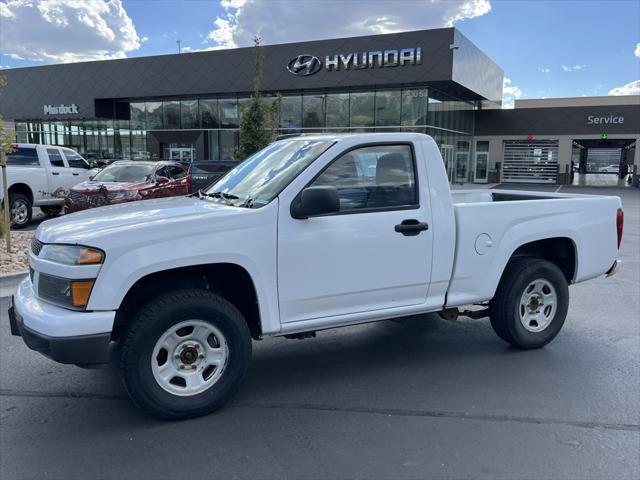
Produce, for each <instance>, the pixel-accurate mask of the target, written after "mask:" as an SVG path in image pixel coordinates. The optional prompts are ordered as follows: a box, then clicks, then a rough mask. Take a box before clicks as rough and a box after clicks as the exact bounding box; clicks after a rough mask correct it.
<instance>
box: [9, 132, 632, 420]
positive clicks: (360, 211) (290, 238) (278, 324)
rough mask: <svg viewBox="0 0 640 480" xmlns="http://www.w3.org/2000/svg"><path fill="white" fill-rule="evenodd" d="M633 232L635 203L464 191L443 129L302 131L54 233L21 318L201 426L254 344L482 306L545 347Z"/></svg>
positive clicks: (15, 327) (62, 357)
mask: <svg viewBox="0 0 640 480" xmlns="http://www.w3.org/2000/svg"><path fill="white" fill-rule="evenodd" d="M622 223H623V214H622V210H621V208H620V199H619V198H618V197H601V196H589V195H567V194H553V193H536V192H518V191H507V190H472V191H457V192H451V191H449V184H448V181H447V175H446V173H445V168H444V166H443V161H442V157H441V156H440V152H439V150H438V147H437V145H436V143H435V142H434V141H433V140H432V139H431V138H430V137H428V136H426V135H421V134H413V133H388V134H386V133H385V134H358V135H326V136H325V135H318V136H303V137H298V138H290V139H286V140H281V141H277V142H274V143H272V144H271V145H269V146H268V147H266V148H265V149H264V150H261V151H260V152H258V153H256V154H255V155H254V156H252V157H250V158H249V159H247V160H246V161H245V162H243V163H242V164H240V165H238V166H237V167H236V168H235V169H233V170H232V171H230V172H229V173H228V174H227V175H226V176H225V177H223V178H222V179H220V180H219V181H218V182H217V183H216V184H215V185H213V186H212V187H210V188H209V189H208V190H207V191H205V192H199V193H198V194H194V195H192V196H190V197H182V198H171V199H161V200H149V201H144V202H135V203H131V204H125V205H117V206H111V207H103V208H99V209H94V210H88V211H85V212H80V213H76V214H72V215H67V216H65V217H62V218H58V219H54V220H49V221H46V222H44V223H43V224H41V225H40V226H39V228H38V230H37V232H36V235H35V239H34V241H33V244H32V246H31V250H30V253H29V259H30V265H31V275H30V277H29V278H27V279H26V280H24V281H23V282H22V284H21V285H20V286H19V288H18V290H17V292H16V294H15V296H14V298H13V302H12V306H10V310H9V314H10V315H9V317H10V319H11V320H10V321H11V326H12V332H13V333H14V334H16V335H22V337H23V339H24V341H25V342H26V344H27V345H28V346H29V347H30V348H32V349H34V350H37V351H40V352H42V353H44V354H45V355H47V356H49V357H51V358H52V359H54V360H56V361H58V362H62V363H74V364H79V365H84V366H86V365H92V364H99V363H105V362H107V361H108V359H109V351H110V350H109V346H110V343H111V342H118V343H119V344H120V345H119V347H120V348H119V350H118V351H119V355H120V366H121V369H122V374H123V378H124V383H125V385H126V388H127V390H128V392H129V394H130V396H131V397H132V398H133V399H134V401H135V402H136V403H137V404H138V405H140V406H142V407H143V408H145V409H146V410H148V411H149V412H152V413H153V414H156V415H158V416H161V417H165V418H173V419H176V418H185V417H190V416H196V415H201V414H205V413H208V412H211V411H213V410H215V409H216V408H218V407H220V406H221V405H222V404H223V403H224V402H225V401H226V400H227V399H228V398H230V396H231V395H232V394H233V393H234V392H235V390H236V389H237V388H238V386H239V384H240V382H241V380H242V378H243V377H244V375H245V373H246V371H247V368H248V366H249V363H250V359H251V339H252V337H253V338H254V339H260V338H262V337H266V336H286V337H290V338H304V337H309V336H313V334H314V333H315V332H316V331H318V330H322V329H327V328H333V327H340V326H345V325H353V324H358V323H364V322H372V321H377V320H384V319H389V318H395V317H402V316H407V315H414V314H419V313H426V312H440V313H441V314H442V316H444V317H446V318H450V319H451V318H455V316H456V315H457V314H458V312H459V311H458V309H459V308H460V307H464V306H466V305H471V304H475V305H476V307H475V310H474V311H473V312H467V311H464V312H462V313H463V314H467V315H470V316H474V317H478V318H479V317H482V316H487V315H488V316H490V318H491V325H492V326H493V328H494V330H495V331H496V333H497V334H498V335H499V336H500V337H501V338H502V339H504V340H505V341H507V342H509V343H511V344H512V345H514V346H516V347H519V348H524V349H528V348H538V347H542V346H543V345H545V344H547V343H548V342H550V341H551V340H552V339H553V338H554V337H555V336H556V335H557V334H558V332H559V330H560V328H561V327H562V325H563V323H564V320H565V316H566V314H567V308H568V305H569V290H568V285H570V284H572V283H577V282H583V281H585V280H588V279H590V278H594V277H597V276H599V275H604V274H607V275H611V274H613V273H614V272H615V270H616V268H617V266H618V261H617V260H616V256H617V252H618V248H619V244H620V240H621V236H622ZM425 321H429V320H428V318H425Z"/></svg>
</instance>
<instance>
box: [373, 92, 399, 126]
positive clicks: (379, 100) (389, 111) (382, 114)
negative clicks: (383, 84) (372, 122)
mask: <svg viewBox="0 0 640 480" xmlns="http://www.w3.org/2000/svg"><path fill="white" fill-rule="evenodd" d="M400 93H401V92H400V90H386V91H378V92H376V126H378V127H396V126H398V125H400V103H401V100H400Z"/></svg>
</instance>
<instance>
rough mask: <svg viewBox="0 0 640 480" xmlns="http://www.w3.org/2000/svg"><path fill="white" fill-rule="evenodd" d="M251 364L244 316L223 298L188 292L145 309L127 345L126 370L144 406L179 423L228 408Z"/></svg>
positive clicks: (130, 386)
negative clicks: (229, 401)
mask: <svg viewBox="0 0 640 480" xmlns="http://www.w3.org/2000/svg"><path fill="white" fill-rule="evenodd" d="M250 361H251V335H250V333H249V328H248V326H247V323H246V321H245V319H244V318H243V316H242V315H241V314H240V312H238V310H237V309H236V308H235V307H234V306H233V305H231V304H230V303H229V302H228V301H226V300H225V299H224V298H222V297H220V296H219V295H216V294H214V293H211V292H209V291H204V290H195V289H194V290H191V289H189V290H179V291H176V292H171V293H168V294H166V295H163V296H162V297H159V298H156V299H154V300H152V301H151V302H149V303H148V304H147V305H145V306H144V307H142V309H141V310H140V311H139V312H138V313H137V315H136V316H135V318H134V320H133V322H132V324H131V326H130V328H129V329H128V331H127V333H126V334H125V337H124V339H123V343H122V357H121V370H122V376H123V379H124V383H125V386H126V388H127V391H128V392H129V395H130V396H131V397H132V399H133V400H134V401H135V402H136V403H137V404H138V405H139V406H141V407H142V408H144V409H145V410H147V411H148V412H150V413H152V414H154V415H157V416H159V417H162V418H167V419H173V420H177V419H182V418H189V417H196V416H199V415H205V414H207V413H210V412H213V411H214V410H216V409H218V408H220V407H221V406H222V405H224V404H225V403H226V402H227V401H228V400H229V399H230V398H231V397H232V396H233V394H234V393H235V392H236V390H237V389H238V387H239V386H240V383H241V382H242V380H243V378H244V376H245V374H246V372H247V369H248V367H249V363H250Z"/></svg>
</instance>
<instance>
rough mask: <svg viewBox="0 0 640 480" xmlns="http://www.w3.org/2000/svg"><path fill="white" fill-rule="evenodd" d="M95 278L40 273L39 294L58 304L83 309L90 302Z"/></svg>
mask: <svg viewBox="0 0 640 480" xmlns="http://www.w3.org/2000/svg"><path fill="white" fill-rule="evenodd" d="M93 283H94V280H69V279H67V278H60V277H54V276H53V275H46V274H44V273H40V283H39V286H38V295H39V296H40V297H42V298H44V299H45V300H49V301H50V302H52V303H55V304H57V305H60V306H63V307H67V308H72V309H74V310H82V309H84V308H85V307H86V306H87V303H89V296H90V295H91V289H92V288H93Z"/></svg>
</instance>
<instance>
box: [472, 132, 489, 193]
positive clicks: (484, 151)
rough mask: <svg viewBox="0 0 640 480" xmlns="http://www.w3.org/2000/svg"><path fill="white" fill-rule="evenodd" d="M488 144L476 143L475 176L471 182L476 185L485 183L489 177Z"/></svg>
mask: <svg viewBox="0 0 640 480" xmlns="http://www.w3.org/2000/svg"><path fill="white" fill-rule="evenodd" d="M488 172H489V142H486V141H479V142H476V162H475V175H474V176H473V181H474V182H476V183H487V180H488V176H489V173H488Z"/></svg>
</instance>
